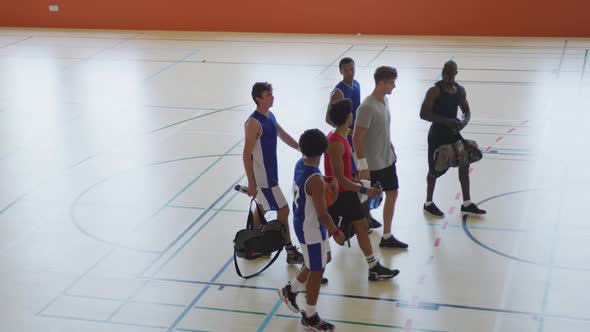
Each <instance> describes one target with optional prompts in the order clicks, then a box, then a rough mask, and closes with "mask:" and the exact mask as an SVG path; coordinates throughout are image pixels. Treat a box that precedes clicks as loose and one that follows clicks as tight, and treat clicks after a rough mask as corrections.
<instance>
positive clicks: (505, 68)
mask: <svg viewBox="0 0 590 332" xmlns="http://www.w3.org/2000/svg"><path fill="white" fill-rule="evenodd" d="M588 49H590V39H567V40H566V39H541V38H535V39H533V38H458V37H387V36H374V37H371V36H329V35H281V34H218V33H196V32H194V33H190V32H142V31H79V30H27V29H6V28H3V29H0V184H1V185H0V269H1V271H2V273H0V295H2V299H3V300H2V301H1V302H0V312H2V320H0V330H1V331H87V332H90V331H125V332H126V331H262V330H266V331H299V330H302V328H301V326H300V325H299V321H298V317H297V316H296V315H293V314H292V313H291V312H290V311H289V310H288V309H287V308H286V307H285V306H283V305H282V304H281V303H280V301H279V299H278V297H277V294H276V291H275V289H276V288H278V287H280V286H281V285H282V284H283V283H284V282H285V281H287V280H289V279H291V278H293V276H294V275H295V273H296V268H295V267H292V266H287V264H286V263H285V259H284V257H281V258H279V260H278V261H277V262H276V263H275V264H274V265H273V266H272V267H271V268H270V269H269V270H268V271H267V272H265V273H264V274H263V275H262V276H260V277H257V278H254V279H251V280H247V281H245V280H243V279H241V278H239V277H238V276H237V275H236V273H235V271H234V268H233V266H232V265H233V261H232V240H233V236H234V234H235V232H236V231H237V230H239V229H240V228H242V227H243V226H244V224H245V219H246V212H245V211H246V209H247V207H248V199H247V198H246V197H245V196H244V195H242V194H239V193H237V192H235V191H233V189H232V188H233V186H234V185H235V184H236V183H245V181H244V172H243V168H242V162H241V152H242V144H243V123H244V121H245V119H246V118H247V116H248V114H249V113H250V112H251V111H252V110H253V109H254V104H253V102H252V99H251V97H250V89H251V86H252V84H253V83H254V82H256V81H268V82H271V83H272V84H273V86H274V88H275V97H276V100H275V106H274V108H273V109H272V110H273V112H274V113H275V115H276V116H277V119H278V121H279V123H281V125H282V126H283V128H285V129H286V130H287V131H288V132H290V133H291V134H292V135H293V136H294V137H298V136H299V135H300V134H301V133H302V132H303V130H305V129H308V128H320V129H322V130H324V131H325V132H328V130H329V127H328V126H327V125H326V124H325V123H324V114H325V113H324V112H325V109H326V105H327V102H328V97H329V93H330V91H331V89H332V87H333V86H334V85H335V84H336V83H337V82H338V81H339V79H340V75H339V73H338V68H337V64H338V61H339V59H340V58H342V57H344V56H349V57H352V58H353V59H354V60H355V61H356V64H357V77H356V78H357V80H358V81H359V82H360V84H361V88H362V96H363V97H364V96H366V95H367V94H368V93H370V92H371V89H372V86H373V79H372V74H373V71H374V69H375V68H376V67H377V66H379V65H391V66H395V67H397V69H398V71H399V79H398V81H397V88H396V89H395V90H394V92H393V95H392V96H391V97H390V107H391V110H392V133H393V139H394V144H395V146H396V151H397V154H398V158H399V161H398V174H399V177H400V187H401V189H400V196H399V201H398V204H397V210H396V215H395V219H394V233H395V234H396V236H397V237H399V238H400V239H402V240H404V241H406V242H408V243H409V245H410V249H409V250H407V251H396V250H392V251H388V250H380V249H379V248H378V246H377V244H378V241H379V234H380V232H381V230H377V231H376V232H374V233H373V234H372V235H371V240H372V241H373V245H374V247H375V248H376V254H377V256H379V257H380V259H381V261H382V263H383V264H384V265H387V266H393V267H395V268H398V269H400V270H401V273H400V275H399V276H398V277H396V278H395V279H393V280H391V281H384V282H378V283H369V282H368V281H367V275H366V271H365V266H366V263H365V262H364V257H363V255H362V253H361V251H360V250H359V249H358V244H357V243H356V241H355V240H353V241H352V242H351V244H352V248H347V247H337V246H336V245H335V244H332V249H333V257H334V259H333V262H332V263H331V264H330V265H329V266H328V268H327V276H328V277H329V279H330V281H329V284H328V285H326V286H323V287H322V290H321V296H320V302H319V304H318V309H319V310H320V313H321V314H322V315H323V316H324V317H325V318H326V319H327V320H330V321H331V322H332V323H334V324H335V325H336V326H337V329H338V331H386V330H389V331H391V330H393V331H395V330H398V331H465V332H472V331H502V332H504V331H519V332H520V331H559V332H562V331H568V332H572V331H589V330H590V309H588V308H589V307H590V291H588V289H587V283H588V280H590V246H588V245H587V244H588V240H589V238H590V226H588V222H587V217H586V213H585V212H584V211H585V209H586V205H585V204H587V201H588V199H587V197H588V189H587V188H589V185H590V176H589V175H588V174H589V173H588V171H587V165H588V162H589V161H590V157H588V153H587V151H588V150H589V148H590V146H589V145H590V143H589V142H590V134H589V132H588V123H590V121H589V120H590V113H589V112H588V110H590V101H589V100H590V98H589V97H590V83H589V82H590V80H589V77H588V76H589V75H590V72H589V68H588V67H589V66H590V65H589V64H588ZM448 59H453V60H454V61H456V62H457V63H458V65H459V75H458V77H457V80H458V81H459V82H460V83H461V84H463V85H464V86H465V88H466V89H467V96H468V100H469V103H470V105H471V109H472V112H473V116H472V120H471V123H470V125H469V126H468V127H467V128H465V129H464V131H463V133H464V136H465V137H468V138H470V139H474V140H476V141H477V142H478V143H479V144H480V146H481V147H482V149H483V150H484V159H483V160H482V161H480V162H478V163H477V164H474V165H473V169H472V173H471V183H472V196H473V200H474V201H476V202H480V204H481V207H482V208H485V209H487V210H488V215H487V216H486V217H484V218H480V219H472V218H469V219H462V218H461V216H460V215H459V206H460V202H461V201H462V198H461V194H460V188H459V182H458V180H457V172H456V170H452V171H450V172H449V174H447V175H445V176H444V177H442V178H441V179H440V180H439V181H438V183H437V189H436V193H435V201H436V203H437V205H438V206H439V207H440V208H441V209H442V210H443V211H444V212H445V213H446V217H445V218H444V219H441V220H439V219H437V220H434V219H430V218H428V217H426V216H424V214H423V213H422V204H423V202H424V198H425V191H426V188H425V175H426V171H427V163H426V133H427V130H428V124H427V123H426V122H424V121H422V120H420V118H419V116H418V113H419V108H420V105H421V102H422V99H423V97H424V95H425V93H426V90H427V89H428V87H429V86H431V85H432V84H433V83H434V82H435V81H436V80H438V79H439V77H440V69H441V67H442V65H443V63H444V62H445V61H446V60H448ZM299 157H300V156H299V155H297V153H296V152H294V150H292V149H290V148H288V147H287V146H286V145H280V147H279V167H280V181H281V186H282V188H283V190H284V192H285V194H286V196H287V198H288V201H291V200H292V198H291V195H290V192H291V182H292V172H293V167H294V165H295V162H296V160H297V159H298V158H299ZM380 213H381V211H380V210H379V211H378V212H377V213H375V215H376V216H377V219H381V218H380ZM283 255H284V254H283ZM240 263H241V264H242V266H243V269H244V270H246V271H253V270H254V269H255V268H256V267H258V266H260V264H262V263H264V260H259V261H254V262H245V261H240ZM302 299H303V297H300V300H302Z"/></svg>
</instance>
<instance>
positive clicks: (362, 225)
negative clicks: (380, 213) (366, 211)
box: [352, 219, 369, 234]
mask: <svg viewBox="0 0 590 332" xmlns="http://www.w3.org/2000/svg"><path fill="white" fill-rule="evenodd" d="M352 224H353V225H354V230H355V231H356V233H357V234H364V233H368V232H369V223H367V220H366V219H360V220H357V221H355V222H354V223H352Z"/></svg>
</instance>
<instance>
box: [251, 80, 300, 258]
mask: <svg viewBox="0 0 590 332" xmlns="http://www.w3.org/2000/svg"><path fill="white" fill-rule="evenodd" d="M252 99H254V102H255V103H256V111H254V112H253V113H252V114H251V115H250V117H248V120H247V121H246V124H245V142H244V151H243V155H242V158H243V161H244V169H245V170H246V176H247V177H248V191H247V194H248V196H250V197H256V201H257V202H258V204H259V206H260V208H261V209H262V211H263V213H264V212H266V211H269V210H272V211H277V220H278V221H280V222H281V223H282V224H283V225H284V226H285V229H286V239H285V240H286V242H287V244H286V245H285V249H286V250H287V263H288V264H303V256H302V255H301V253H300V252H299V251H297V248H295V247H294V246H293V244H292V243H291V236H290V234H289V233H290V232H289V223H288V218H289V205H288V204H287V200H286V199H285V195H283V192H282V191H281V188H280V187H279V172H278V162H277V137H279V138H280V139H281V140H282V141H283V142H285V144H287V145H289V146H290V147H292V148H293V149H296V150H298V149H299V143H297V141H295V139H293V137H291V136H290V135H289V134H287V132H285V130H284V129H283V128H282V127H281V126H280V125H279V124H278V122H277V120H276V119H275V116H274V114H272V112H271V111H270V108H271V107H272V105H273V102H274V96H273V94H272V86H271V85H270V84H269V83H266V82H264V83H261V82H258V83H255V84H254V86H253V87H252ZM254 224H255V226H256V225H259V224H260V220H259V218H258V214H257V213H254Z"/></svg>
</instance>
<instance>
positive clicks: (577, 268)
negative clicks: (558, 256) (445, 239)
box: [462, 189, 590, 272]
mask: <svg viewBox="0 0 590 332" xmlns="http://www.w3.org/2000/svg"><path fill="white" fill-rule="evenodd" d="M539 190H541V189H526V190H515V191H510V192H507V193H503V194H498V195H494V196H492V197H489V198H486V199H484V200H482V201H480V202H478V203H477V205H480V204H485V203H486V202H489V201H491V200H494V199H497V198H500V197H504V196H509V195H514V194H519V193H526V192H532V191H539ZM468 218H469V217H468V216H463V217H462V219H463V221H462V225H463V231H464V232H465V234H466V235H467V237H469V238H470V239H471V240H472V241H473V242H474V243H476V244H477V245H479V246H480V247H482V248H483V249H486V250H487V251H490V252H492V253H494V254H496V255H499V256H502V257H505V258H508V259H511V260H514V261H517V262H520V263H526V264H531V265H535V266H540V267H551V268H554V269H560V270H566V271H578V272H588V271H590V267H587V268H584V267H572V266H561V265H554V264H550V263H539V262H535V261H533V260H530V259H524V258H519V257H516V256H513V255H509V254H506V253H504V252H501V251H500V250H497V249H494V248H492V247H490V246H488V245H487V244H485V243H483V242H482V241H480V240H479V239H478V238H476V237H475V235H473V233H471V231H470V230H469V226H468V224H467V220H468Z"/></svg>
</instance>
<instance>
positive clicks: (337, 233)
mask: <svg viewBox="0 0 590 332" xmlns="http://www.w3.org/2000/svg"><path fill="white" fill-rule="evenodd" d="M340 234H341V232H340V228H336V231H335V232H334V233H333V234H332V236H334V237H336V236H338V235H340Z"/></svg>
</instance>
